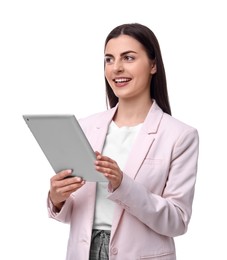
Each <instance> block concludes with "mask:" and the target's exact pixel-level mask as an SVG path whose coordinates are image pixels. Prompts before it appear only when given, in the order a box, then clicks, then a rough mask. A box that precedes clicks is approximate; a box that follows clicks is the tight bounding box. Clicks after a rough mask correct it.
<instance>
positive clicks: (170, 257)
mask: <svg viewBox="0 0 227 260" xmlns="http://www.w3.org/2000/svg"><path fill="white" fill-rule="evenodd" d="M116 109H117V106H116V107H114V108H112V109H108V110H107V111H105V112H100V113H96V114H93V115H91V116H89V117H86V118H84V119H81V120H80V124H81V126H82V128H83V130H84V132H85V134H86V136H87V138H88V140H89V141H90V143H91V145H92V147H93V149H94V150H95V151H99V152H102V149H103V145H104V142H105V138H106V134H107V131H108V126H109V124H110V122H111V120H112V119H113V116H114V114H115V112H116ZM198 150H199V137H198V132H197V130H196V129H195V128H193V127H191V126H189V125H186V124H185V123H183V122H180V121H179V120H177V119H175V118H173V117H172V116H170V115H168V114H166V113H164V112H163V111H162V110H161V108H160V107H159V106H158V105H157V103H156V102H155V101H154V102H153V104H152V106H151V109H150V111H149V113H148V115H147V117H146V119H145V121H144V123H143V125H142V128H141V129H140V132H139V133H138V135H137V138H136V140H135V142H134V145H133V147H132V150H131V152H130V154H129V157H128V161H127V163H126V166H125V168H124V169H122V170H123V180H122V183H121V185H120V186H119V187H118V188H117V189H116V190H115V191H114V192H109V195H108V199H110V200H112V201H114V202H115V211H114V218H113V223H112V229H111V236H110V245H109V259H110V260H141V259H144V260H145V259H146V260H175V259H176V253H175V245H174V239H173V237H175V236H179V235H182V234H184V233H185V232H186V231H187V227H188V224H189V221H190V218H191V214H192V202H193V197H194V188H195V182H196V174H197V161H198ZM95 195H96V183H92V182H87V183H86V184H85V185H84V186H83V187H82V188H80V189H79V190H77V191H76V192H74V193H72V194H71V195H70V197H69V198H68V199H67V200H66V202H65V204H64V206H63V208H62V209H61V211H60V212H56V210H55V207H54V206H53V205H52V204H51V201H50V200H49V198H48V200H47V202H48V212H49V217H51V218H54V219H56V220H58V221H61V222H64V223H70V234H69V240H68V246H67V256H66V259H67V260H88V259H89V249H90V241H91V232H92V225H93V217H94V208H95Z"/></svg>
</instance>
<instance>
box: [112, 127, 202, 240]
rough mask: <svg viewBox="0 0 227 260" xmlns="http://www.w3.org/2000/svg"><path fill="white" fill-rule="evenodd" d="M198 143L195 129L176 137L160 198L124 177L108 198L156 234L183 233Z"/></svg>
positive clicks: (190, 203) (189, 213) (189, 214)
mask: <svg viewBox="0 0 227 260" xmlns="http://www.w3.org/2000/svg"><path fill="white" fill-rule="evenodd" d="M198 142H199V140H198V134H197V131H196V130H193V131H191V130H190V131H186V132H184V133H182V134H181V136H180V137H179V138H178V140H177V142H176V144H175V146H174V148H173V153H172V160H171V161H170V165H169V173H168V179H167V181H166V186H165V188H164V190H163V193H162V194H161V195H157V194H154V193H152V192H151V191H150V190H148V189H147V188H146V187H145V186H144V185H143V184H141V183H138V182H136V181H135V180H133V179H131V178H130V177H128V176H127V175H126V174H123V179H122V182H121V184H120V186H119V187H118V188H117V189H116V190H115V191H114V192H113V193H111V194H110V195H109V199H111V200H113V201H115V202H116V203H117V204H119V205H120V206H121V207H123V208H124V209H125V210H126V211H127V212H129V213H130V214H132V215H134V216H135V217H136V218H138V219H139V220H140V221H141V222H143V223H144V224H145V225H147V226H148V227H150V228H151V229H152V230H154V231H155V232H157V233H159V234H162V235H166V236H171V237H174V236H177V235H181V234H183V233H185V232H186V231H187V226H188V223H189V220H190V217H191V212H192V202H193V196H194V186H195V181H196V173H197V160H198V145H199V143H198Z"/></svg>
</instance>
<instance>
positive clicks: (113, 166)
mask: <svg viewBox="0 0 227 260" xmlns="http://www.w3.org/2000/svg"><path fill="white" fill-rule="evenodd" d="M95 154H96V161H95V166H96V170H97V171H99V172H101V173H103V174H104V176H105V177H106V178H107V179H108V180H109V182H110V184H111V186H112V188H113V190H116V189H117V188H118V187H119V186H120V184H121V181H122V178H123V175H122V171H121V169H120V168H119V166H118V164H117V162H115V161H114V160H112V159H111V158H109V157H107V156H103V155H101V154H100V153H99V152H95Z"/></svg>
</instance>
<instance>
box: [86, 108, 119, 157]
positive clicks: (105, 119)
mask: <svg viewBox="0 0 227 260" xmlns="http://www.w3.org/2000/svg"><path fill="white" fill-rule="evenodd" d="M116 110H117V106H115V107H114V108H112V109H109V110H107V111H106V112H105V113H103V114H101V115H100V118H98V119H97V121H96V124H95V127H94V132H93V133H92V136H91V137H90V140H89V141H90V143H91V145H92V147H93V150H94V151H98V152H100V153H101V152H102V149H103V146H104V143H105V139H106V134H107V131H108V127H109V124H110V122H111V120H112V119H113V116H114V114H115V112H116Z"/></svg>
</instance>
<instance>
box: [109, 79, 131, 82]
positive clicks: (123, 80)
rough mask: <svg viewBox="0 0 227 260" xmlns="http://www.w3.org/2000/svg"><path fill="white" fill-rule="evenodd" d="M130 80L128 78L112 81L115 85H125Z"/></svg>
mask: <svg viewBox="0 0 227 260" xmlns="http://www.w3.org/2000/svg"><path fill="white" fill-rule="evenodd" d="M130 80H131V79H129V78H118V79H114V80H113V81H114V82H115V83H126V82H129V81H130Z"/></svg>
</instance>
